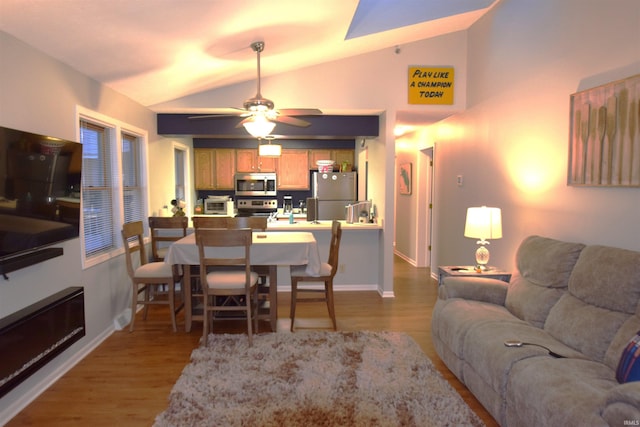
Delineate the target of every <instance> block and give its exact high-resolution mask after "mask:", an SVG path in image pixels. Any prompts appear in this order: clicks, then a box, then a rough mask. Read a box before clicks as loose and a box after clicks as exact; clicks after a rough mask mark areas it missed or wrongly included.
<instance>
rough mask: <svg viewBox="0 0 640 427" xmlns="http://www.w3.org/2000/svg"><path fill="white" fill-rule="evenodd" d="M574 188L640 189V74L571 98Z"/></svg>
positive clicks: (570, 176)
mask: <svg viewBox="0 0 640 427" xmlns="http://www.w3.org/2000/svg"><path fill="white" fill-rule="evenodd" d="M570 117H571V123H570V129H571V131H570V134H569V168H568V174H567V183H568V184H569V185H572V186H608V187H640V74H638V75H635V76H632V77H629V78H626V79H623V80H619V81H616V82H612V83H607V84H605V85H602V86H598V87H595V88H593V89H588V90H585V91H582V92H577V93H574V94H573V95H571V116H570Z"/></svg>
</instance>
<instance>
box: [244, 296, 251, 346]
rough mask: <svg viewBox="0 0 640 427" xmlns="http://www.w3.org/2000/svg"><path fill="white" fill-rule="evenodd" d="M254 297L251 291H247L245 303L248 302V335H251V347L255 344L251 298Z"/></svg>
mask: <svg viewBox="0 0 640 427" xmlns="http://www.w3.org/2000/svg"><path fill="white" fill-rule="evenodd" d="M252 299H253V296H252V295H251V293H247V294H246V295H245V303H246V307H245V309H246V310H247V335H248V336H249V347H251V346H252V345H253V327H252V325H251V314H252V313H251V300H252Z"/></svg>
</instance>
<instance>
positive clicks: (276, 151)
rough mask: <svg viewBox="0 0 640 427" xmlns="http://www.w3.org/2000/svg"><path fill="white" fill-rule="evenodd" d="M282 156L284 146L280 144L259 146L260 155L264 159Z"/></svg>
mask: <svg viewBox="0 0 640 427" xmlns="http://www.w3.org/2000/svg"><path fill="white" fill-rule="evenodd" d="M280 154H282V146H281V145H278V144H260V145H258V155H259V156H262V157H280Z"/></svg>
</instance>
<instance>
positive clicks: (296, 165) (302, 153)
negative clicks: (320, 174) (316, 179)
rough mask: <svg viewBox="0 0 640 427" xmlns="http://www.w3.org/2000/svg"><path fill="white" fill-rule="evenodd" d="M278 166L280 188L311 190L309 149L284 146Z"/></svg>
mask: <svg viewBox="0 0 640 427" xmlns="http://www.w3.org/2000/svg"><path fill="white" fill-rule="evenodd" d="M276 166H277V170H276V172H277V174H278V190H309V188H310V187H309V150H298V149H285V148H283V149H282V154H281V156H280V157H279V158H278V159H277V162H276Z"/></svg>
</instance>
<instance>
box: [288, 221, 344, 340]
mask: <svg viewBox="0 0 640 427" xmlns="http://www.w3.org/2000/svg"><path fill="white" fill-rule="evenodd" d="M341 239H342V227H341V226H340V222H338V221H333V223H332V224H331V244H330V245H329V260H328V261H327V262H326V263H322V266H321V268H320V276H310V275H308V274H307V273H306V266H304V265H299V266H295V267H291V311H290V316H289V317H290V318H291V332H293V323H294V321H295V317H296V304H297V303H307V302H326V303H327V308H328V310H329V316H330V317H331V323H332V324H333V329H334V330H336V329H337V327H336V312H335V308H334V304H333V278H334V277H335V275H336V272H337V271H338V253H339V251H340V240H341ZM303 282H324V289H318V288H312V287H308V286H304V285H303V286H300V284H301V283H303ZM299 293H304V294H308V293H323V296H322V297H309V296H301V295H298V294H299Z"/></svg>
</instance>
